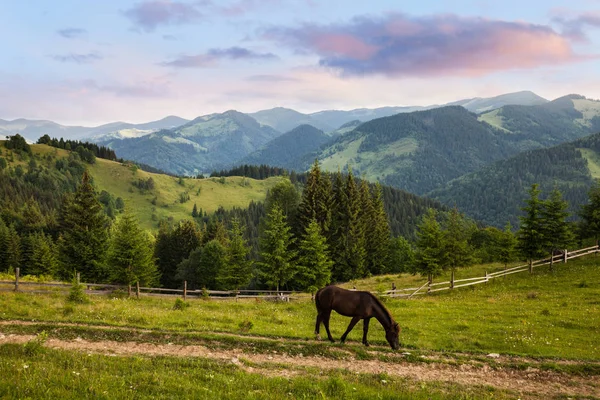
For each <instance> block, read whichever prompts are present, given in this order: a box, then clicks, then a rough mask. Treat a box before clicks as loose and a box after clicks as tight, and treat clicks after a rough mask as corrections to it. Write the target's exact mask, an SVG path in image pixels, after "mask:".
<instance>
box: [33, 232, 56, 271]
mask: <svg viewBox="0 0 600 400" xmlns="http://www.w3.org/2000/svg"><path fill="white" fill-rule="evenodd" d="M29 245H30V246H31V253H30V256H29V259H28V261H27V266H26V267H27V274H31V275H50V276H56V275H57V274H58V250H57V249H56V245H55V244H54V242H53V241H52V237H50V236H49V235H45V234H44V233H43V232H35V233H32V234H30V235H29Z"/></svg>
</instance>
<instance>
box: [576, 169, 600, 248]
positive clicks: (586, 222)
mask: <svg viewBox="0 0 600 400" xmlns="http://www.w3.org/2000/svg"><path fill="white" fill-rule="evenodd" d="M588 197H589V201H588V203H587V204H585V205H583V206H581V211H580V212H579V216H580V217H581V219H582V221H581V230H582V232H583V234H584V235H586V237H593V238H594V240H595V242H596V245H598V239H599V238H600V183H599V182H598V181H596V182H595V183H594V185H593V186H592V188H591V189H590V190H589V192H588Z"/></svg>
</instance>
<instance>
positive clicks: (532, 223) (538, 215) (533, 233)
mask: <svg viewBox="0 0 600 400" xmlns="http://www.w3.org/2000/svg"><path fill="white" fill-rule="evenodd" d="M539 196H540V190H539V188H538V185H537V184H533V185H531V189H530V190H529V199H527V200H525V203H526V205H525V206H524V207H522V208H521V210H523V211H524V212H525V215H524V216H520V217H519V219H520V220H521V226H520V228H519V231H518V233H517V248H518V249H519V251H520V252H521V254H522V255H523V256H524V257H525V258H526V259H527V260H528V261H529V264H530V265H531V262H532V261H533V260H534V259H537V258H540V257H542V256H543V255H544V248H545V247H546V243H545V235H544V221H543V217H542V210H543V202H542V201H541V200H540V198H539Z"/></svg>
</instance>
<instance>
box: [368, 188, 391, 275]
mask: <svg viewBox="0 0 600 400" xmlns="http://www.w3.org/2000/svg"><path fill="white" fill-rule="evenodd" d="M361 200H362V202H363V205H362V209H363V215H365V216H366V218H365V219H364V221H365V222H364V230H365V232H368V234H365V248H366V268H367V271H369V272H370V273H371V274H382V273H385V272H387V271H388V269H389V266H388V262H389V251H390V240H391V236H392V233H391V230H390V224H389V222H388V217H387V214H386V212H385V206H384V204H383V192H382V190H381V185H379V184H377V185H376V186H375V189H374V190H373V192H372V194H371V193H370V191H369V188H368V184H367V182H366V181H365V180H363V181H362V182H361Z"/></svg>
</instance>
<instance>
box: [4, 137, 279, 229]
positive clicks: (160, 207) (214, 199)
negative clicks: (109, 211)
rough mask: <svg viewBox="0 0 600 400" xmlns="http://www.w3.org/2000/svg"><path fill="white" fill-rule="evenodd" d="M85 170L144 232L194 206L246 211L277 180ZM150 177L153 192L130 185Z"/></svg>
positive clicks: (111, 167) (42, 148)
mask: <svg viewBox="0 0 600 400" xmlns="http://www.w3.org/2000/svg"><path fill="white" fill-rule="evenodd" d="M31 150H32V152H33V154H34V155H35V156H37V157H38V158H41V157H45V156H46V155H53V156H54V157H56V158H66V157H68V155H69V151H66V150H62V149H57V148H54V147H51V146H47V145H42V144H34V145H31ZM3 151H4V152H5V153H6V154H8V152H10V150H7V149H3ZM6 154H5V155H6ZM5 158H7V157H5ZM9 165H13V166H16V165H21V166H23V167H24V168H26V167H27V161H26V160H20V159H19V157H17V156H15V157H14V161H12V162H9ZM87 168H88V170H89V172H90V174H91V176H92V178H93V181H94V185H95V187H96V190H97V191H98V193H100V192H101V191H102V190H106V191H107V192H109V193H110V194H112V195H113V196H114V197H115V198H117V197H121V198H122V199H123V200H124V201H125V207H126V208H128V209H129V210H130V211H131V212H132V213H133V214H134V215H135V216H136V217H137V218H138V220H139V222H140V225H141V226H142V227H143V228H144V229H155V228H156V227H157V223H158V221H159V220H161V219H166V218H172V219H173V220H174V221H180V220H182V219H189V218H191V214H192V209H193V207H194V204H196V206H197V207H198V209H202V210H203V211H205V212H207V213H209V214H210V213H212V212H214V211H215V210H217V209H218V208H219V206H222V207H223V208H225V209H231V208H233V207H241V208H246V207H248V204H249V203H250V202H251V201H255V202H256V201H264V199H265V197H266V195H267V191H268V190H269V189H270V188H271V187H273V186H274V185H275V184H276V183H277V182H279V181H280V180H281V178H280V177H272V178H269V179H265V180H256V179H251V178H244V177H226V178H206V179H193V178H183V179H182V180H181V181H180V179H179V178H175V177H172V176H168V175H163V174H155V173H150V172H146V171H142V170H141V169H138V168H136V167H133V166H132V165H128V164H121V163H118V162H115V161H109V160H105V159H102V158H96V163H95V164H92V165H87ZM150 177H151V178H152V179H153V180H154V185H155V188H154V189H153V190H146V191H145V190H140V189H138V188H137V187H135V186H133V184H132V183H133V182H135V181H138V180H139V179H142V180H147V179H148V178H150ZM181 195H187V196H189V200H186V201H185V202H183V203H182V202H180V196H181Z"/></svg>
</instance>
